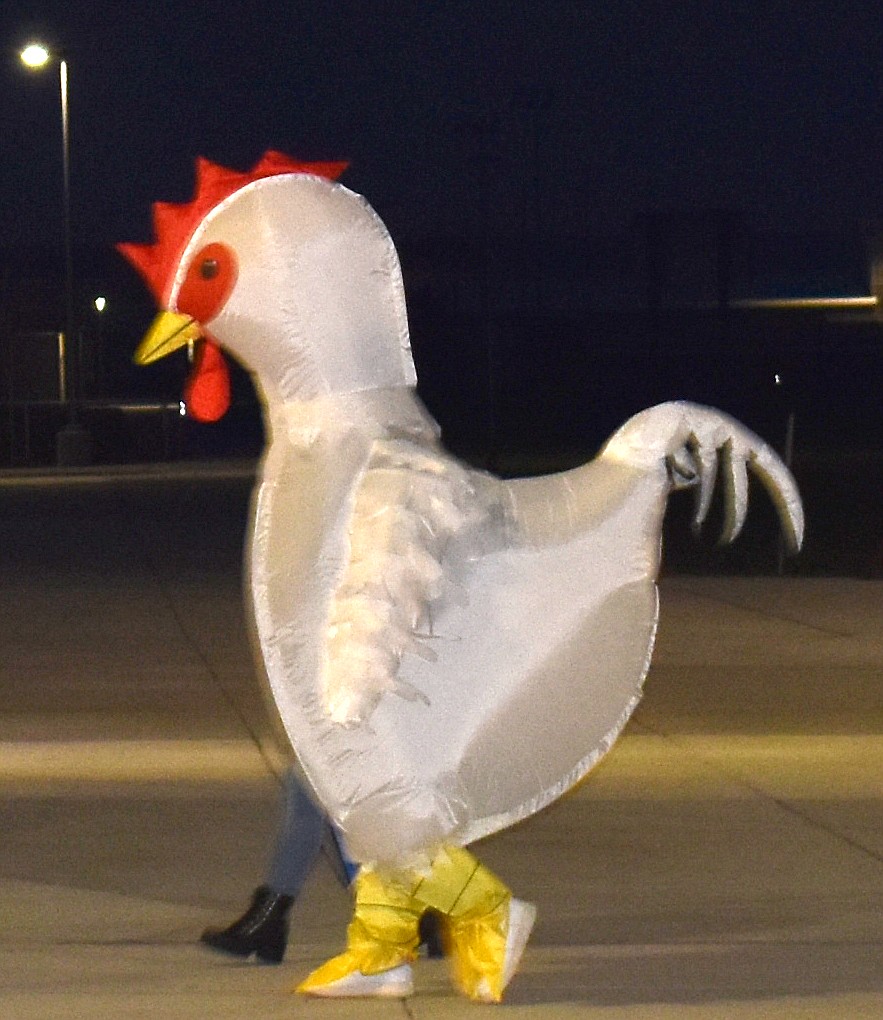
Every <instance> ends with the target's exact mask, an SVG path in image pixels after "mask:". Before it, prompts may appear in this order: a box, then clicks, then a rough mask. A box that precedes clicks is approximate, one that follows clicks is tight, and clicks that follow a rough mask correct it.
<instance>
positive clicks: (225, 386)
mask: <svg viewBox="0 0 883 1020" xmlns="http://www.w3.org/2000/svg"><path fill="white" fill-rule="evenodd" d="M184 406H185V407H186V408H187V413H188V414H189V415H190V417H191V418H195V419H196V420H197V421H201V422H212V421H217V420H218V419H219V418H222V417H223V416H224V414H225V413H226V412H227V410H228V408H229V407H230V370H229V369H228V368H227V362H226V361H225V360H224V355H223V354H222V353H221V350H220V348H219V347H218V345H217V344H214V343H212V342H211V340H203V341H202V342H201V343H200V345H199V347H198V349H197V351H196V359H195V361H194V364H193V371H192V372H191V373H190V377H189V378H188V380H187V384H186V385H185V387H184Z"/></svg>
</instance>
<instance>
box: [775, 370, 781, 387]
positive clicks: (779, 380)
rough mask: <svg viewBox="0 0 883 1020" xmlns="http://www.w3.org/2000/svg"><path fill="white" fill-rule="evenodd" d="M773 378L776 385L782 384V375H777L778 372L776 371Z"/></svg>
mask: <svg viewBox="0 0 883 1020" xmlns="http://www.w3.org/2000/svg"><path fill="white" fill-rule="evenodd" d="M773 378H774V379H775V380H776V385H777V386H781V385H782V377H781V376H780V375H779V373H778V372H776V374H775V375H774V376H773Z"/></svg>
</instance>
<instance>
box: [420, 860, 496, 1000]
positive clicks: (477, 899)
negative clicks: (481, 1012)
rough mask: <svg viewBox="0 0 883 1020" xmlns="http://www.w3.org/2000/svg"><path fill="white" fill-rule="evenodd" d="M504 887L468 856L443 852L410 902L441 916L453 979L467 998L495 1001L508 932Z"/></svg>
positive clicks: (490, 873) (434, 861)
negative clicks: (443, 917) (443, 918)
mask: <svg viewBox="0 0 883 1020" xmlns="http://www.w3.org/2000/svg"><path fill="white" fill-rule="evenodd" d="M511 898H512V894H511V892H510V890H509V888H508V887H507V886H506V885H504V884H503V882H502V881H501V880H500V879H499V878H498V877H497V876H496V875H495V874H494V873H493V872H492V871H490V870H489V869H488V868H486V867H485V866H484V865H483V864H482V863H481V862H480V861H479V860H478V859H477V858H476V857H475V856H474V855H473V854H471V853H469V851H468V850H464V849H462V848H461V847H445V848H444V849H443V850H442V851H441V852H440V853H439V854H438V855H437V856H436V858H435V859H434V860H433V862H432V869H431V871H430V873H429V875H428V876H427V877H425V878H423V879H421V880H420V881H419V882H418V883H417V885H416V887H415V888H414V899H415V900H416V901H417V902H418V903H419V904H422V905H423V906H424V907H432V908H433V909H434V910H437V911H439V912H440V913H442V914H444V915H445V918H446V922H447V924H446V928H447V936H448V941H449V946H448V948H449V950H450V957H451V964H452V968H453V977H454V980H455V982H456V983H457V985H458V986H459V987H460V989H461V990H462V991H463V992H464V993H465V994H466V995H468V996H469V997H470V998H471V999H479V1000H481V1001H486V999H487V994H486V992H485V991H483V990H481V986H483V985H484V986H486V988H487V990H488V991H489V992H490V997H491V998H492V999H493V1001H495V1002H499V1001H500V1000H501V999H502V997H503V969H504V964H505V959H506V936H507V934H508V928H509V902H510V900H511Z"/></svg>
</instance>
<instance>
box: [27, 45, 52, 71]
mask: <svg viewBox="0 0 883 1020" xmlns="http://www.w3.org/2000/svg"><path fill="white" fill-rule="evenodd" d="M19 56H20V57H21V62H22V63H23V64H24V65H25V67H32V68H37V67H45V66H46V64H48V63H49V61H50V59H51V57H52V54H51V53H50V52H49V50H48V49H46V47H45V46H43V45H42V44H41V43H29V44H28V45H27V46H25V48H24V49H23V50H22V51H21V53H20V54H19Z"/></svg>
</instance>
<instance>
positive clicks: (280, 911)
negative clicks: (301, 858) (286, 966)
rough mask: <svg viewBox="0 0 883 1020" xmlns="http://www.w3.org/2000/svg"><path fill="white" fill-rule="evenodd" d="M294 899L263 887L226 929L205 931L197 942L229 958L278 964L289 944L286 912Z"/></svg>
mask: <svg viewBox="0 0 883 1020" xmlns="http://www.w3.org/2000/svg"><path fill="white" fill-rule="evenodd" d="M293 902H294V897H293V896H280V895H279V893H275V892H273V890H272V889H270V888H268V887H267V886H265V885H262V886H260V887H259V888H257V889H255V892H254V895H253V896H252V899H251V906H250V907H249V908H248V910H246V912H245V913H244V914H243V915H242V917H240V918H239V920H238V921H234V922H233V924H231V925H230V927H229V928H206V930H205V931H204V932H203V933H202V935H201V936H200V939H199V940H200V942H202V943H204V944H205V945H207V946H209V948H211V949H216V950H218V951H219V952H221V953H229V954H230V955H231V956H243V957H248V956H251V954H252V953H255V954H256V955H257V958H258V959H259V960H260V961H261V962H263V963H281V962H282V957H283V956H284V955H285V946H286V944H287V943H288V911H289V910H290V909H291V904H292V903H293Z"/></svg>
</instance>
